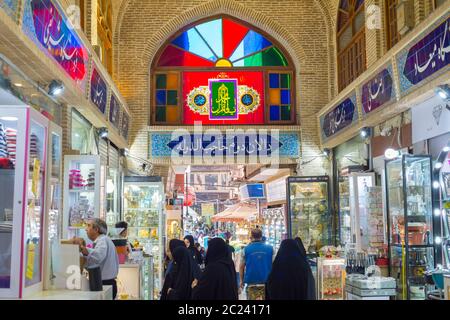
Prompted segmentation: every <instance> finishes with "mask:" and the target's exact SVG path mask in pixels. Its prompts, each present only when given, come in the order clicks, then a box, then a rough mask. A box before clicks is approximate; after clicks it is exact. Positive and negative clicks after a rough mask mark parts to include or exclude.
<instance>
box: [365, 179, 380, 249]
mask: <svg viewBox="0 0 450 320" xmlns="http://www.w3.org/2000/svg"><path fill="white" fill-rule="evenodd" d="M365 199H366V204H365V205H366V208H367V211H368V225H369V247H370V248H371V249H373V250H374V251H378V252H379V251H380V250H382V249H383V247H384V216H383V201H382V190H381V187H368V188H367V195H366V197H365Z"/></svg>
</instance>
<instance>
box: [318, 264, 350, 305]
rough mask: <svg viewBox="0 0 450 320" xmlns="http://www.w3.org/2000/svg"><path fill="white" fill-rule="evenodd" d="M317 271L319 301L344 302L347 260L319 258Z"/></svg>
mask: <svg viewBox="0 0 450 320" xmlns="http://www.w3.org/2000/svg"><path fill="white" fill-rule="evenodd" d="M317 271H318V286H317V288H318V296H319V300H343V299H344V286H345V259H341V258H324V257H319V258H318V263H317Z"/></svg>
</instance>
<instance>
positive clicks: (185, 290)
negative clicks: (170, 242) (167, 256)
mask: <svg viewBox="0 0 450 320" xmlns="http://www.w3.org/2000/svg"><path fill="white" fill-rule="evenodd" d="M172 255H173V259H174V266H173V268H174V270H173V274H172V277H173V278H172V280H171V282H172V283H171V286H170V287H169V288H171V289H172V290H171V291H170V292H169V293H167V292H166V294H167V296H166V297H167V300H190V299H191V295H192V289H191V285H192V281H194V276H193V261H192V258H191V257H190V253H189V250H188V249H187V248H186V247H177V248H175V250H174V251H173V253H172ZM169 288H168V289H169ZM168 289H167V290H168Z"/></svg>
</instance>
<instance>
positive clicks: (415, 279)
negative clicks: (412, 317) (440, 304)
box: [385, 154, 435, 300]
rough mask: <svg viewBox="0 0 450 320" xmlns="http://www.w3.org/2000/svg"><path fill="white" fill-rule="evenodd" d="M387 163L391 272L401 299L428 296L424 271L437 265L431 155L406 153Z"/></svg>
mask: <svg viewBox="0 0 450 320" xmlns="http://www.w3.org/2000/svg"><path fill="white" fill-rule="evenodd" d="M385 166H386V198H387V211H388V244H389V260H390V262H389V263H390V264H389V272H390V275H391V276H392V277H394V278H396V280H397V298H398V299H408V300H410V299H425V293H426V282H425V276H424V272H425V271H426V270H427V269H432V268H434V266H435V262H434V246H433V215H432V212H433V211H432V199H431V157H430V156H427V155H420V156H414V155H406V154H405V155H402V156H401V157H400V158H397V159H393V160H388V161H386V163H385Z"/></svg>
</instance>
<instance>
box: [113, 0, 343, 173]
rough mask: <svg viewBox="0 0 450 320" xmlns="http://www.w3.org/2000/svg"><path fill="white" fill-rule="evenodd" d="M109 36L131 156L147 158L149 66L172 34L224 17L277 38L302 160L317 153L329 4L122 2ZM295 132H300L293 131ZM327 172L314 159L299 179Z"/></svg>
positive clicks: (329, 66) (329, 64)
mask: <svg viewBox="0 0 450 320" xmlns="http://www.w3.org/2000/svg"><path fill="white" fill-rule="evenodd" d="M122 9H123V10H124V11H122V12H120V13H119V16H118V21H117V27H116V29H115V30H116V32H115V35H114V47H115V54H114V61H115V64H114V70H115V74H114V79H115V81H116V83H117V84H118V86H119V89H120V90H121V93H122V94H123V95H124V97H125V98H126V100H127V102H128V105H129V107H130V109H131V112H132V114H133V115H134V117H133V127H132V128H131V136H130V144H131V148H130V149H131V152H132V153H133V154H135V155H137V156H140V157H144V158H147V155H148V133H149V128H148V119H149V116H150V101H151V97H150V90H149V88H150V87H151V83H150V65H151V62H152V59H153V57H154V56H155V54H156V53H157V51H158V49H159V48H160V47H161V46H162V45H163V44H164V42H165V41H166V40H167V39H168V38H169V37H170V36H171V35H173V33H175V32H177V31H178V30H180V29H181V28H183V27H184V26H186V25H187V24H189V23H192V22H194V21H196V20H199V19H202V18H205V17H208V16H211V15H216V14H228V15H231V16H234V17H236V18H238V19H241V20H244V21H247V22H249V23H251V24H253V25H254V26H256V27H258V28H260V29H262V30H264V31H265V32H267V33H269V34H270V35H271V36H272V37H274V38H275V39H277V40H278V41H279V42H280V43H281V45H283V46H284V48H285V49H286V51H288V53H289V54H290V56H291V58H292V60H293V61H294V64H295V67H296V72H297V81H296V83H297V88H296V92H297V106H296V107H297V113H298V115H299V118H300V121H301V137H302V138H301V145H302V150H301V152H302V157H303V160H304V161H309V160H311V159H313V158H315V157H316V156H317V155H318V154H319V153H320V147H319V137H318V130H317V124H316V121H315V116H316V113H317V111H318V110H320V109H321V108H322V107H323V106H324V105H325V104H326V103H327V102H328V101H329V99H331V96H332V95H333V94H334V87H335V81H334V75H333V76H330V75H329V73H330V70H332V71H331V72H334V70H335V69H334V63H333V61H334V59H335V54H334V38H335V37H334V36H333V34H332V33H331V32H330V30H331V29H332V28H333V24H332V23H330V22H329V21H326V20H325V18H324V15H328V16H330V12H331V11H330V4H326V2H324V1H291V0H285V1H279V2H278V1H268V0H263V1H261V0H259V1H257V0H245V1H244V0H236V1H233V0H215V1H206V0H192V1H175V0H174V1H157V0H154V1H132V0H129V1H126V0H125V1H123V2H122V4H121V10H122ZM298 130H300V127H298ZM326 169H328V167H327V164H326V163H323V158H322V157H319V158H317V159H316V160H315V161H312V162H311V163H310V164H308V165H305V166H304V168H303V172H302V173H303V174H323V173H324V171H325V170H326Z"/></svg>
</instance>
